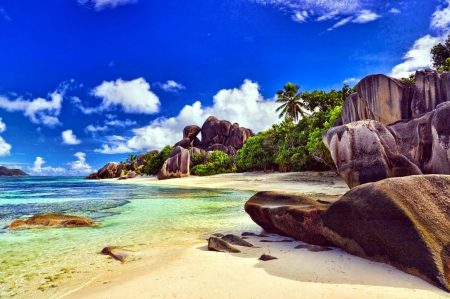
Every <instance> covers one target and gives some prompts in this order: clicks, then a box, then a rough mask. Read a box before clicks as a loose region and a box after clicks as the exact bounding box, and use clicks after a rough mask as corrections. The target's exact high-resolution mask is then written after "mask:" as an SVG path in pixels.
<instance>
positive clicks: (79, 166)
mask: <svg viewBox="0 0 450 299" xmlns="http://www.w3.org/2000/svg"><path fill="white" fill-rule="evenodd" d="M74 156H75V157H77V158H78V160H77V161H73V162H69V163H67V165H69V166H70V170H69V173H70V174H71V175H80V174H87V173H91V172H93V169H92V167H91V165H89V164H87V163H86V154H85V153H83V152H77V153H75V154H74Z"/></svg>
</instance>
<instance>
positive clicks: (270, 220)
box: [245, 192, 331, 245]
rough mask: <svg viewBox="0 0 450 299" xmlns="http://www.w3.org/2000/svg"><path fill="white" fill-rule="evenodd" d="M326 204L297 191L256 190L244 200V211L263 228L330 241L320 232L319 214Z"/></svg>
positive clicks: (319, 241)
mask: <svg viewBox="0 0 450 299" xmlns="http://www.w3.org/2000/svg"><path fill="white" fill-rule="evenodd" d="M329 206H330V205H329V204H322V203H319V202H317V201H316V200H314V199H311V198H308V197H305V196H300V195H291V194H282V193H276V192H258V193H256V194H255V195H254V196H252V197H251V198H250V199H249V200H248V201H247V202H246V203H245V211H246V212H247V213H248V214H249V215H250V217H251V218H252V220H253V221H254V222H255V223H256V224H258V225H259V226H261V227H262V228H263V229H264V230H265V231H268V232H272V233H277V234H280V235H283V236H289V237H293V238H295V239H298V240H301V241H303V242H306V243H310V244H314V245H331V243H330V242H329V241H328V240H327V239H326V238H325V237H324V236H323V232H322V228H323V227H322V217H323V215H324V213H325V211H326V210H327V208H328V207H329Z"/></svg>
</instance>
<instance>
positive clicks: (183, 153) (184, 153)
mask: <svg viewBox="0 0 450 299" xmlns="http://www.w3.org/2000/svg"><path fill="white" fill-rule="evenodd" d="M190 163H191V153H190V152H189V150H188V149H185V148H182V147H181V146H176V147H175V149H174V150H173V151H172V153H170V156H169V158H168V159H167V160H166V162H164V164H163V166H162V168H161V170H160V171H159V173H158V180H165V179H170V178H181V177H185V176H189V174H190V171H189V169H190Z"/></svg>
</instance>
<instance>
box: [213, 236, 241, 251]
mask: <svg viewBox="0 0 450 299" xmlns="http://www.w3.org/2000/svg"><path fill="white" fill-rule="evenodd" d="M208 250H211V251H219V252H232V253H238V252H241V251H240V250H238V249H236V248H234V247H233V246H231V245H230V244H229V243H228V242H227V241H224V240H222V239H219V238H217V237H211V238H209V239H208Z"/></svg>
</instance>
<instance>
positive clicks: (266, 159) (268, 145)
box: [237, 119, 292, 172]
mask: <svg viewBox="0 0 450 299" xmlns="http://www.w3.org/2000/svg"><path fill="white" fill-rule="evenodd" d="M287 121H290V122H291V123H292V121H291V120H290V119H289V120H287ZM270 134H271V132H270V131H265V132H262V133H260V134H258V135H255V136H253V137H250V138H249V139H247V141H246V142H245V144H244V146H243V147H242V148H241V149H240V150H239V151H238V155H237V166H238V167H239V168H240V169H243V170H255V169H258V168H263V169H264V172H266V171H267V166H269V165H270V164H272V163H273V160H274V154H275V152H276V146H275V145H274V143H275V141H274V140H273V139H272V138H271V137H272V136H270Z"/></svg>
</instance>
